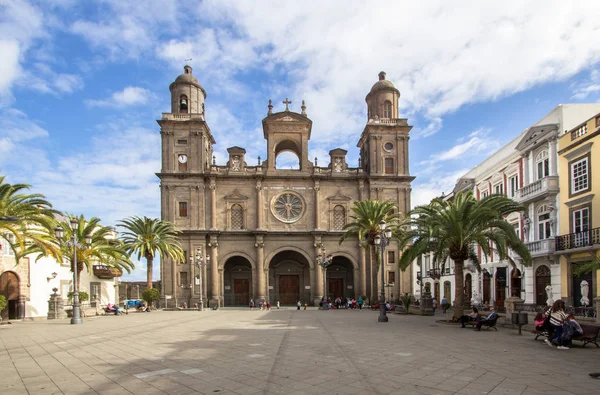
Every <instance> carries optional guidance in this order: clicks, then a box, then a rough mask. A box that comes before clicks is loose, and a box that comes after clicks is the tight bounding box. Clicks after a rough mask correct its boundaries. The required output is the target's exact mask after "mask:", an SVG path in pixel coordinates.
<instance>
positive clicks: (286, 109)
mask: <svg viewBox="0 0 600 395" xmlns="http://www.w3.org/2000/svg"><path fill="white" fill-rule="evenodd" d="M282 103H283V104H285V111H290V109H289V108H288V104H292V102H291V101H289V100H288V98H287V97H286V98H285V100H284V101H282Z"/></svg>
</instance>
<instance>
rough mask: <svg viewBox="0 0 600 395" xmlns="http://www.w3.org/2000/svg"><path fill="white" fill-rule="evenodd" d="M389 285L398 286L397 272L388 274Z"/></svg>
mask: <svg viewBox="0 0 600 395" xmlns="http://www.w3.org/2000/svg"><path fill="white" fill-rule="evenodd" d="M388 284H396V272H388Z"/></svg>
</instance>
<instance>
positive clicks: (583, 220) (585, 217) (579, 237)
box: [571, 207, 590, 247]
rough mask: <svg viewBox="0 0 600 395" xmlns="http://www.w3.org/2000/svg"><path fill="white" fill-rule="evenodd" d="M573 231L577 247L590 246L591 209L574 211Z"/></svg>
mask: <svg viewBox="0 0 600 395" xmlns="http://www.w3.org/2000/svg"><path fill="white" fill-rule="evenodd" d="M572 221H573V222H572V226H571V228H572V230H573V233H574V242H575V247H583V246H586V245H589V241H590V238H589V236H590V232H589V230H590V209H589V207H585V208H581V209H579V210H573V211H572Z"/></svg>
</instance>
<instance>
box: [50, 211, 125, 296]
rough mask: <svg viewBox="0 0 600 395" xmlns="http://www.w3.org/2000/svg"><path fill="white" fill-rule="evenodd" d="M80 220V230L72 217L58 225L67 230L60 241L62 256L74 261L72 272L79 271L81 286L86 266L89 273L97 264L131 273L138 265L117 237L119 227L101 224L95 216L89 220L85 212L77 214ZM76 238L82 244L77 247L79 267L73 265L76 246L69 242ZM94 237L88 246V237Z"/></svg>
mask: <svg viewBox="0 0 600 395" xmlns="http://www.w3.org/2000/svg"><path fill="white" fill-rule="evenodd" d="M75 218H76V219H77V221H78V222H79V223H78V226H77V230H73V229H72V228H71V223H70V220H68V219H64V220H62V221H58V223H57V225H58V226H60V227H61V228H62V229H63V232H64V235H63V238H62V240H60V242H59V245H60V248H61V252H62V256H63V257H64V258H65V259H67V260H69V262H71V271H73V270H77V275H78V276H77V286H78V287H79V283H81V275H80V274H81V272H82V271H83V269H84V267H85V268H86V269H87V271H88V273H91V272H92V271H93V264H94V263H100V264H103V265H107V266H109V267H111V268H113V269H115V270H116V271H119V272H121V273H122V272H123V270H125V271H126V272H127V273H131V270H133V269H134V268H135V266H134V264H133V262H131V260H130V259H129V254H128V253H127V250H126V248H125V246H124V245H123V244H122V243H121V241H120V240H118V239H117V238H116V237H115V236H116V235H115V230H114V229H113V228H111V227H110V226H103V225H101V224H100V219H99V218H96V217H93V218H90V219H89V220H87V219H85V217H84V216H83V215H80V216H78V217H75ZM73 232H76V233H75V239H76V240H77V242H78V243H79V244H80V246H78V247H77V268H76V269H75V268H74V267H73V246H70V245H68V243H67V242H68V241H71V240H73ZM87 235H90V236H91V243H90V244H89V245H86V242H85V238H86V236H87Z"/></svg>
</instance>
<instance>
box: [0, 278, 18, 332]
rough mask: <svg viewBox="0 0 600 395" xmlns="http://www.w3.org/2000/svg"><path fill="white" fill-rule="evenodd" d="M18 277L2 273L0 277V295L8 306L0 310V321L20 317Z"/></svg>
mask: <svg viewBox="0 0 600 395" xmlns="http://www.w3.org/2000/svg"><path fill="white" fill-rule="evenodd" d="M19 285H20V281H19V276H18V275H17V274H16V273H15V272H4V273H2V275H0V295H4V297H5V298H6V301H7V302H8V306H7V307H6V309H4V310H2V312H1V313H2V319H3V320H6V319H9V320H15V319H18V318H21V317H20V315H21V314H20V312H19V296H20V288H19Z"/></svg>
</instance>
